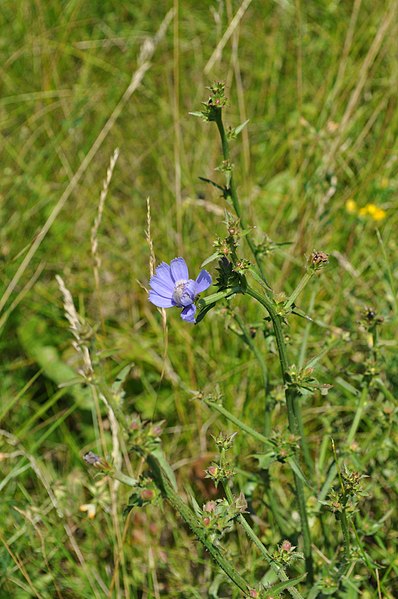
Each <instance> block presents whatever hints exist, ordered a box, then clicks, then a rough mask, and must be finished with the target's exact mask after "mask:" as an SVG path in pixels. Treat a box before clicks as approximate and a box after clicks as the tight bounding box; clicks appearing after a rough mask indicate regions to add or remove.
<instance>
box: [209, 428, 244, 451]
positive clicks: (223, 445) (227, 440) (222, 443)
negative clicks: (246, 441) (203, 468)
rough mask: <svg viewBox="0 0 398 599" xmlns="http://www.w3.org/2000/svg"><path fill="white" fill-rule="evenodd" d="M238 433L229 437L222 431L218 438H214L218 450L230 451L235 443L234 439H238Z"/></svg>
mask: <svg viewBox="0 0 398 599" xmlns="http://www.w3.org/2000/svg"><path fill="white" fill-rule="evenodd" d="M237 434H238V433H237V432H235V433H231V434H230V435H228V434H227V433H223V432H222V431H220V432H219V433H218V435H217V437H213V439H214V441H215V444H216V445H217V447H218V449H219V450H220V451H221V450H224V451H227V450H228V449H230V448H231V447H232V444H233V442H234V438H235V437H236V435H237Z"/></svg>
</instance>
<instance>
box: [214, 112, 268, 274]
mask: <svg viewBox="0 0 398 599" xmlns="http://www.w3.org/2000/svg"><path fill="white" fill-rule="evenodd" d="M215 122H216V125H217V129H218V132H219V134H220V138H221V145H222V153H223V157H224V160H229V159H230V150H229V141H228V137H227V134H226V132H225V128H224V123H223V121H222V111H221V108H220V109H219V110H217V112H216V114H215ZM227 191H228V193H229V196H230V198H231V202H232V205H233V207H234V210H235V213H236V216H237V217H238V218H239V220H240V224H241V227H242V229H245V228H246V221H245V219H244V218H243V216H242V210H241V207H240V202H239V197H238V192H237V190H236V185H235V180H234V176H233V173H232V172H231V178H230V181H229V188H228V190H227ZM245 238H246V241H247V245H248V246H249V248H250V251H251V252H252V254H253V257H254V259H255V261H256V264H257V268H258V270H259V271H260V274H261V278H262V279H263V281H264V282H265V283H266V285H268V283H267V280H266V278H265V275H264V270H263V266H262V263H261V259H260V256H259V252H258V249H257V247H256V245H255V244H254V242H253V241H252V239H251V237H250V235H246V236H245Z"/></svg>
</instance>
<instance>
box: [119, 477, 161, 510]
mask: <svg viewBox="0 0 398 599" xmlns="http://www.w3.org/2000/svg"><path fill="white" fill-rule="evenodd" d="M159 499H160V491H159V489H158V488H157V486H156V485H155V483H154V481H153V480H152V479H151V478H147V477H141V478H140V480H139V481H138V483H137V485H136V486H135V487H134V489H133V492H132V493H131V495H130V497H129V500H128V504H127V505H126V507H125V510H124V511H125V513H128V512H130V510H132V509H133V508H135V507H143V506H145V505H148V504H150V503H158V501H159Z"/></svg>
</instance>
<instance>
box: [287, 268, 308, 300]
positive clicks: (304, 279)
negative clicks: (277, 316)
mask: <svg viewBox="0 0 398 599" xmlns="http://www.w3.org/2000/svg"><path fill="white" fill-rule="evenodd" d="M313 274H314V271H311V272H306V273H305V275H304V276H303V277H302V279H301V280H300V282H299V284H298V285H297V287H296V289H295V290H294V291H293V293H292V294H291V296H290V297H289V299H288V300H287V301H286V302H285V310H288V309H289V308H290V306H292V305H293V304H294V302H295V300H296V298H297V297H298V296H299V295H300V293H301V292H302V291H303V289H304V287H305V286H306V285H307V283H308V282H309V281H310V280H311V279H312V276H313Z"/></svg>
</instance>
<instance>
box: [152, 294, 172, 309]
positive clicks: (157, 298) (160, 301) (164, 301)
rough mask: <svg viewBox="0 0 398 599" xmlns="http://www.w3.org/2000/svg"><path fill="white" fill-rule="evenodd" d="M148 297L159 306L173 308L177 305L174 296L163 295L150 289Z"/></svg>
mask: <svg viewBox="0 0 398 599" xmlns="http://www.w3.org/2000/svg"><path fill="white" fill-rule="evenodd" d="M148 299H149V301H150V302H151V303H152V304H155V306H157V307H158V308H172V307H173V306H175V303H174V302H173V300H172V298H168V297H163V296H161V295H159V294H158V293H156V291H150V292H149V295H148Z"/></svg>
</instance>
